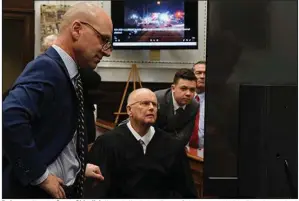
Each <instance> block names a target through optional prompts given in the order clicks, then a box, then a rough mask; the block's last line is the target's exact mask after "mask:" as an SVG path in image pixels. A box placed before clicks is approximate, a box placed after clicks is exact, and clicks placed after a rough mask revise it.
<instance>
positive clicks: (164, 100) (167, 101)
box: [155, 88, 199, 145]
mask: <svg viewBox="0 0 299 201" xmlns="http://www.w3.org/2000/svg"><path fill="white" fill-rule="evenodd" d="M155 94H156V96H157V99H158V103H159V105H160V108H159V110H158V118H157V122H156V126H157V127H159V128H160V129H162V130H164V131H166V132H169V133H170V134H171V135H173V136H174V137H175V138H177V139H179V140H181V141H182V142H183V143H184V145H186V144H187V143H188V142H189V140H190V137H191V135H192V131H193V128H194V123H195V117H196V113H197V111H198V107H199V104H198V103H197V102H196V101H195V100H194V99H192V101H191V103H190V104H188V105H187V106H186V108H185V110H184V112H183V113H182V114H181V115H180V116H179V118H175V115H174V109H173V101H172V92H171V89H170V88H169V89H163V90H159V91H156V92H155Z"/></svg>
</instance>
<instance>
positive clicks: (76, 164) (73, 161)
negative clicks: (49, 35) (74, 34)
mask: <svg viewBox="0 0 299 201" xmlns="http://www.w3.org/2000/svg"><path fill="white" fill-rule="evenodd" d="M52 47H53V48H54V49H55V50H56V51H57V53H58V54H59V56H60V57H61V59H62V60H63V62H64V64H65V66H66V68H67V71H68V73H69V76H70V78H71V81H72V83H73V84H74V81H75V80H74V78H75V76H76V75H77V74H78V68H77V65H76V63H75V61H74V60H73V59H72V58H71V57H70V55H68V54H67V53H66V52H65V51H64V50H63V49H61V48H60V47H58V46H56V45H53V46H52ZM76 141H77V134H76V132H75V133H74V137H73V139H72V140H71V141H70V142H69V143H68V145H67V146H66V147H65V148H64V149H63V151H62V152H61V153H60V155H59V156H58V157H57V159H56V160H55V161H54V162H53V163H52V164H50V165H49V166H48V168H47V170H46V172H45V173H44V174H43V175H42V176H41V177H40V178H38V179H37V180H35V181H34V182H32V183H31V184H32V185H38V184H40V183H42V182H43V181H44V180H45V179H46V178H47V177H48V175H49V174H53V175H55V176H57V177H59V178H60V179H62V181H63V183H64V185H67V186H70V185H72V184H73V183H74V182H75V179H76V176H77V174H78V173H79V171H80V160H79V158H78V155H77V151H76Z"/></svg>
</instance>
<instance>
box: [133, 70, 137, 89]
mask: <svg viewBox="0 0 299 201" xmlns="http://www.w3.org/2000/svg"><path fill="white" fill-rule="evenodd" d="M132 70H133V89H134V90H136V77H137V76H136V70H137V69H136V64H133V66H132Z"/></svg>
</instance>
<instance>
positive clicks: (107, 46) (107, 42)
mask: <svg viewBox="0 0 299 201" xmlns="http://www.w3.org/2000/svg"><path fill="white" fill-rule="evenodd" d="M80 23H81V24H84V25H86V26H88V27H89V28H91V29H92V30H93V31H94V32H95V33H96V35H97V36H98V38H101V39H102V41H103V42H104V45H103V46H102V50H103V51H107V50H110V51H112V40H111V39H109V38H108V37H107V36H103V35H102V34H101V33H100V32H99V31H98V30H96V29H95V28H94V27H93V26H92V25H90V24H89V23H87V22H82V21H80Z"/></svg>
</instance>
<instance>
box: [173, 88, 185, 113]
mask: <svg viewBox="0 0 299 201" xmlns="http://www.w3.org/2000/svg"><path fill="white" fill-rule="evenodd" d="M171 94H172V102H173V112H174V115H175V114H176V111H177V109H179V108H183V110H185V108H186V105H183V106H179V104H178V102H176V100H175V98H174V95H173V93H171Z"/></svg>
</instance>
